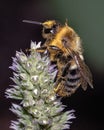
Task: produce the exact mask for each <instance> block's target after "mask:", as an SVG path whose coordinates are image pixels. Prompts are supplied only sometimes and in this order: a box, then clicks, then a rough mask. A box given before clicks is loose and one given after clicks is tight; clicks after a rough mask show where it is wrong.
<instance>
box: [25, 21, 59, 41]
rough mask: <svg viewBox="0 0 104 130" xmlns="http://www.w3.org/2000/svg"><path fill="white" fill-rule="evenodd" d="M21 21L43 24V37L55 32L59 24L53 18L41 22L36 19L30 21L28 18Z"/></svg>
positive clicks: (46, 37)
mask: <svg viewBox="0 0 104 130" xmlns="http://www.w3.org/2000/svg"><path fill="white" fill-rule="evenodd" d="M23 22H26V23H31V24H37V25H42V26H43V30H42V36H43V38H45V39H48V38H50V37H52V36H53V35H54V34H55V33H56V32H57V30H58V27H59V26H60V24H59V23H58V22H56V21H55V20H48V21H45V22H43V23H42V22H37V21H30V20H23Z"/></svg>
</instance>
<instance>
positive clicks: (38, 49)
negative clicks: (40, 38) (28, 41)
mask: <svg viewBox="0 0 104 130" xmlns="http://www.w3.org/2000/svg"><path fill="white" fill-rule="evenodd" d="M45 51H46V47H44V46H43V47H39V48H37V49H36V52H39V53H44V52H45Z"/></svg>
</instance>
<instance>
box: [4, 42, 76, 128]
mask: <svg viewBox="0 0 104 130" xmlns="http://www.w3.org/2000/svg"><path fill="white" fill-rule="evenodd" d="M39 46H40V43H39V44H38V45H36V43H33V42H32V43H31V50H34V49H36V48H37V47H39ZM49 62H50V61H49V59H48V58H47V57H43V58H41V56H40V54H39V53H37V52H35V51H31V52H30V54H29V55H28V56H26V55H25V54H24V53H23V52H22V51H21V52H16V57H15V58H13V64H12V66H11V67H10V68H11V69H12V70H13V78H11V79H12V80H13V82H14V83H15V85H12V87H11V88H9V89H7V90H6V97H7V98H12V99H15V100H19V101H20V104H14V103H13V104H12V107H11V109H10V110H11V111H12V112H13V113H15V114H16V115H17V117H18V120H17V121H12V122H11V126H10V128H12V129H14V130H64V129H69V127H70V123H71V121H70V120H71V119H73V118H75V117H74V114H73V112H74V111H73V110H71V111H67V112H63V109H64V108H65V106H64V105H62V103H61V101H60V99H57V97H56V94H55V93H54V91H53V89H54V88H53V87H54V82H53V79H54V77H55V75H56V71H54V72H51V73H50V70H49Z"/></svg>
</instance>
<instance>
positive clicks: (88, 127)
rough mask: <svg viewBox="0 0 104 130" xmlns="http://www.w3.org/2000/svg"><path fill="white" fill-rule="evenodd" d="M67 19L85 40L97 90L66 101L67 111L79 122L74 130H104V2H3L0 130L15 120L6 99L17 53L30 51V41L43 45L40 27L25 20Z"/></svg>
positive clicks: (0, 12) (0, 17) (0, 13)
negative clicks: (73, 111)
mask: <svg viewBox="0 0 104 130" xmlns="http://www.w3.org/2000/svg"><path fill="white" fill-rule="evenodd" d="M66 18H67V19H68V21H69V25H70V26H71V27H73V28H74V29H75V30H76V32H77V33H78V34H79V36H80V37H81V39H82V42H83V47H84V56H85V59H86V63H87V64H88V66H89V67H90V69H91V71H92V74H93V79H94V89H93V90H92V89H91V88H88V89H87V91H86V92H84V91H83V90H82V89H81V88H80V89H79V90H78V91H77V92H76V93H75V94H74V95H73V96H71V97H70V98H66V99H63V103H64V104H67V106H68V108H67V109H74V110H75V111H76V112H75V115H76V119H75V120H74V121H73V123H72V125H71V130H104V115H103V113H104V112H103V111H104V107H103V105H104V103H103V102H104V101H103V100H104V84H103V80H104V78H103V77H104V1H103V0H52V1H49V0H38V1H36V0H1V1H0V130H9V125H10V121H11V120H13V119H14V118H15V116H14V115H13V114H12V113H11V112H10V111H9V107H10V106H11V100H10V99H6V98H5V96H4V95H5V94H4V92H5V89H6V88H9V85H10V84H11V81H10V79H9V77H11V76H12V72H11V71H10V70H9V66H10V65H11V64H12V59H11V57H13V56H15V51H16V50H17V51H19V50H20V49H22V50H23V51H25V49H26V48H29V46H30V41H31V40H33V41H37V42H38V41H43V39H42V37H41V27H39V26H37V25H32V24H26V23H22V20H23V19H28V20H35V21H40V22H43V21H45V20H48V19H56V20H58V21H60V22H62V23H63V24H64V22H65V20H66Z"/></svg>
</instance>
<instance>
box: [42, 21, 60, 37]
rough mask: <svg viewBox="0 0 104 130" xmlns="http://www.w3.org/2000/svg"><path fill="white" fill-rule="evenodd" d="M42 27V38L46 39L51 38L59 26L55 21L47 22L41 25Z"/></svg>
mask: <svg viewBox="0 0 104 130" xmlns="http://www.w3.org/2000/svg"><path fill="white" fill-rule="evenodd" d="M42 25H43V30H42V35H43V38H45V39H47V38H50V37H52V36H53V35H54V34H55V33H56V32H57V30H58V27H59V26H60V24H59V23H58V22H56V21H55V20H48V21H45V22H43V23H42Z"/></svg>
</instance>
